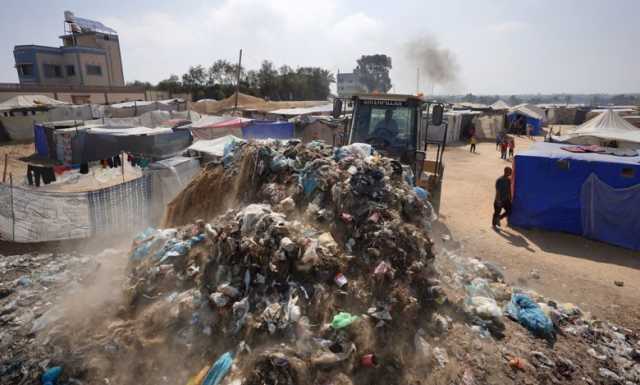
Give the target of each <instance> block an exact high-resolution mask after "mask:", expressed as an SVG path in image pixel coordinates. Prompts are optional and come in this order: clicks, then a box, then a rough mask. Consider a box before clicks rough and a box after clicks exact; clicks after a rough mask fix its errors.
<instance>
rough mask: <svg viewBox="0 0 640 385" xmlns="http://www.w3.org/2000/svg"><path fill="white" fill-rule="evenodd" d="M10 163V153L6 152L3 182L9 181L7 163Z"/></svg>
mask: <svg viewBox="0 0 640 385" xmlns="http://www.w3.org/2000/svg"><path fill="white" fill-rule="evenodd" d="M8 163H9V154H4V170H3V171H2V183H4V182H6V181H7V164H8Z"/></svg>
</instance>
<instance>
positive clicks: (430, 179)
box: [333, 94, 447, 212]
mask: <svg viewBox="0 0 640 385" xmlns="http://www.w3.org/2000/svg"><path fill="white" fill-rule="evenodd" d="M347 107H351V108H350V109H351V119H345V126H344V132H342V133H341V134H340V136H339V138H336V139H334V145H345V144H352V143H368V144H370V145H371V146H372V147H373V148H374V149H375V150H376V151H377V152H378V153H380V154H381V155H383V156H386V157H390V158H392V159H396V160H398V161H399V162H400V163H401V164H403V166H405V167H407V168H409V169H410V170H411V172H412V173H413V176H414V178H413V181H414V184H415V185H417V186H419V187H422V188H424V189H425V190H427V191H428V192H429V197H430V200H431V204H432V205H433V207H434V209H435V210H436V212H438V211H439V208H440V196H441V190H442V189H441V187H442V178H443V174H444V164H443V162H442V160H443V154H444V149H445V144H446V140H445V138H446V135H447V134H446V126H445V131H444V135H443V137H442V138H430V136H429V132H428V129H429V126H440V125H441V124H442V117H443V112H444V106H443V105H442V104H441V103H438V102H429V101H426V100H424V99H423V98H422V97H420V96H414V95H398V94H356V95H353V96H352V97H351V98H348V99H346V98H337V99H335V100H334V105H333V117H334V118H340V117H344V116H347V117H348V114H347V113H346V112H347V111H348V110H347Z"/></svg>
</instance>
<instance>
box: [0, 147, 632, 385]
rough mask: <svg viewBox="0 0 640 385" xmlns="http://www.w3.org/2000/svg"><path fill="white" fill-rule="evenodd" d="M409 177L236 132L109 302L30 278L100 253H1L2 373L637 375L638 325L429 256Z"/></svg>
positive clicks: (286, 377) (173, 379) (576, 378)
mask: <svg viewBox="0 0 640 385" xmlns="http://www.w3.org/2000/svg"><path fill="white" fill-rule="evenodd" d="M410 177H411V176H410V175H407V172H406V171H405V170H404V169H403V167H402V165H400V164H399V163H398V162H396V161H394V160H391V159H388V158H384V157H381V156H379V155H376V154H372V152H371V149H370V146H369V147H367V146H366V145H363V146H361V145H359V146H351V147H343V148H341V149H338V150H337V151H335V152H334V150H333V149H331V148H330V147H328V146H326V145H324V144H322V143H319V142H312V143H310V144H308V145H302V144H300V143H297V142H287V143H278V142H274V143H271V142H259V143H258V142H249V143H234V144H233V145H231V146H230V147H229V148H227V149H225V157H224V160H223V161H222V162H220V163H219V164H209V165H208V166H207V167H206V168H205V169H204V170H203V171H202V173H201V174H200V175H199V176H198V177H196V178H194V180H193V181H192V182H191V184H190V185H188V186H187V187H186V188H185V189H184V190H183V191H182V192H181V193H180V194H179V195H178V197H177V198H176V199H175V200H174V201H173V202H172V203H171V204H170V205H169V208H168V210H167V216H166V217H165V225H166V228H164V229H154V228H149V229H146V230H144V231H143V232H142V233H140V234H139V235H138V236H136V237H135V238H134V240H133V243H132V247H131V250H130V251H129V252H128V253H127V256H126V264H127V266H126V270H125V271H124V272H122V275H121V276H120V279H121V281H120V282H119V285H120V287H121V291H119V292H118V295H119V296H120V301H119V302H118V303H113V304H111V303H110V304H100V306H102V308H101V309H100V310H94V311H93V312H92V314H90V315H87V316H86V317H85V318H83V319H82V320H70V319H69V317H68V314H67V313H65V312H60V311H57V306H55V304H54V301H53V298H50V297H48V295H47V294H48V293H47V294H43V293H44V292H46V291H47V290H48V289H49V286H51V287H53V286H57V285H59V286H64V287H69V288H70V289H72V290H73V287H74V286H75V287H76V290H80V287H89V286H90V285H91V277H92V274H95V271H96V270H98V271H99V270H100V269H103V268H101V267H100V265H98V264H96V262H95V261H97V260H99V258H96V259H89V258H87V259H86V260H85V259H84V258H83V257H75V256H70V257H65V258H67V259H68V260H69V261H74V264H75V265H78V266H80V267H82V268H79V269H76V270H74V269H70V268H68V266H67V267H63V266H58V265H56V263H59V261H58V262H56V261H57V260H58V258H51V256H47V257H42V258H41V257H36V258H35V260H36V261H39V262H38V263H41V265H42V266H41V267H42V268H41V269H40V270H38V269H32V270H33V271H32V272H31V273H30V274H27V273H26V272H25V271H24V270H26V269H19V268H16V267H19V266H20V257H19V256H18V257H12V258H10V259H7V260H4V259H2V260H0V269H2V271H3V273H4V272H5V271H9V270H11V271H17V272H18V273H13V276H12V277H11V279H10V280H9V279H6V280H4V279H3V282H2V287H0V294H1V295H0V301H1V302H0V305H1V306H2V307H1V308H0V309H2V310H0V316H1V317H2V318H1V319H2V322H3V329H2V331H0V344H2V346H9V347H10V348H9V349H7V350H6V352H8V353H5V349H3V353H2V365H1V366H0V379H1V380H2V381H0V382H2V383H3V384H4V383H7V384H12V385H13V384H31V383H33V384H35V383H38V381H39V380H40V378H41V376H42V374H43V373H45V372H47V370H51V369H52V368H55V367H60V368H62V372H61V373H59V376H60V380H59V381H60V382H61V383H74V381H81V383H86V384H89V383H112V384H125V385H127V384H134V383H135V384H157V383H188V384H194V385H201V384H205V385H212V384H219V385H231V384H233V385H262V384H287V385H297V384H345V385H360V384H372V383H385V384H418V383H421V384H429V383H464V384H484V383H522V382H524V383H536V382H539V383H547V382H554V383H574V384H578V383H585V380H583V379H584V378H594V379H595V378H605V377H606V379H607V380H616V381H618V380H619V381H623V380H624V381H628V382H632V383H633V382H636V383H637V382H638V381H640V379H638V378H636V377H637V376H638V373H639V370H638V369H639V368H640V366H639V364H638V349H639V348H640V345H637V343H638V342H637V341H638V336H637V334H635V333H636V332H634V331H631V330H626V329H622V328H619V327H617V326H615V325H612V324H610V323H608V322H605V321H598V320H594V319H592V318H591V317H590V316H589V315H588V314H587V313H584V312H583V311H581V310H580V309H579V308H577V307H576V306H575V305H572V304H562V303H558V302H555V301H553V300H551V299H548V298H544V297H543V296H541V295H539V294H538V293H535V292H533V291H531V290H525V289H522V288H515V287H511V286H509V285H507V284H506V283H505V282H504V276H503V274H502V272H501V270H500V268H499V267H497V266H495V265H492V264H490V263H485V262H483V261H481V260H479V259H477V258H468V257H465V256H462V255H459V254H456V253H453V252H447V251H446V250H445V251H444V252H443V253H442V254H441V255H439V257H438V258H435V255H434V251H433V249H432V247H433V244H432V241H431V238H430V234H429V231H430V228H431V227H430V221H431V220H432V219H433V218H434V214H433V212H432V208H431V206H430V204H429V202H428V201H426V200H424V197H422V196H421V195H420V192H416V191H415V190H414V188H413V187H412V186H411V185H410V184H409V183H407V179H411V178H410ZM446 243H447V244H455V243H456V242H446ZM40 258H41V259H40ZM31 260H34V258H31ZM47 272H55V273H54V274H48V273H47ZM80 285H82V286H80ZM44 287H47V290H44V289H43V288H44ZM51 293H55V292H54V291H53V290H52V291H51ZM120 294H121V295H120ZM56 295H62V294H60V292H58V293H57V294H56ZM46 302H50V303H49V305H48V306H45V303H46ZM505 314H510V315H511V316H512V317H513V318H514V319H515V320H516V322H511V321H509V320H508V318H507V316H505ZM4 325H9V329H6V328H5V326H4ZM527 329H529V330H531V331H532V333H529V331H527ZM71 330H72V332H70V331H71ZM556 334H557V340H556V341H555V345H551V344H547V343H546V341H544V340H541V339H539V338H536V337H535V336H536V335H538V336H541V337H545V338H547V337H549V336H551V335H553V336H555V335H556ZM29 346H32V347H35V348H34V349H30V350H28V349H26V348H27V347H29ZM570 354H575V358H574V356H573V355H570ZM602 356H604V357H605V359H601V358H602ZM214 360H215V361H214ZM512 368H515V369H516V370H515V371H514V370H512ZM612 374H613V375H612ZM616 376H617V377H616ZM521 377H527V380H526V381H521Z"/></svg>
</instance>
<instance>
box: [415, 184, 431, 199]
mask: <svg viewBox="0 0 640 385" xmlns="http://www.w3.org/2000/svg"><path fill="white" fill-rule="evenodd" d="M413 191H414V192H415V193H416V196H417V197H418V199H420V200H421V201H426V200H428V199H429V193H428V192H427V190H425V189H423V188H422V187H418V186H416V187H414V188H413Z"/></svg>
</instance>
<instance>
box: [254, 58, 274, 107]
mask: <svg viewBox="0 0 640 385" xmlns="http://www.w3.org/2000/svg"><path fill="white" fill-rule="evenodd" d="M277 77H278V71H276V69H275V67H274V65H273V63H272V62H270V61H268V60H265V61H263V62H262V65H261V66H260V71H258V89H259V91H260V95H261V96H263V97H268V98H276V99H277V81H278V80H277Z"/></svg>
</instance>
